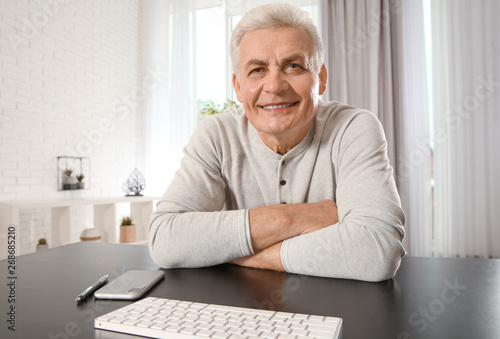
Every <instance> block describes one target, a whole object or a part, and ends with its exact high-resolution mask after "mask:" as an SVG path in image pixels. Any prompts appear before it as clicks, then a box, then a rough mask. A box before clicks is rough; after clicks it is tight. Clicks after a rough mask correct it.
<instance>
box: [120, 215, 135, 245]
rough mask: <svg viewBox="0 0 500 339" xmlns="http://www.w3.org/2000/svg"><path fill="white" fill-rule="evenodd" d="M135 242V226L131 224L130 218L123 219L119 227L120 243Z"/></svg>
mask: <svg viewBox="0 0 500 339" xmlns="http://www.w3.org/2000/svg"><path fill="white" fill-rule="evenodd" d="M134 241H135V225H134V224H133V223H132V218H130V217H123V218H122V221H121V225H120V242H134Z"/></svg>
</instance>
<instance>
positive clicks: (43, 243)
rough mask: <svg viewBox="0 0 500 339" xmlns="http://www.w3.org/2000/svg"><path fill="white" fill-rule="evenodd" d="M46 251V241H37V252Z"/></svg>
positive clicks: (47, 246)
mask: <svg viewBox="0 0 500 339" xmlns="http://www.w3.org/2000/svg"><path fill="white" fill-rule="evenodd" d="M48 249H49V244H47V239H45V238H40V239H38V244H37V245H36V250H37V252H38V251H43V250H48Z"/></svg>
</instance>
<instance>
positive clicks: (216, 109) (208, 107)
mask: <svg viewBox="0 0 500 339" xmlns="http://www.w3.org/2000/svg"><path fill="white" fill-rule="evenodd" d="M229 107H236V108H238V107H240V105H238V103H236V101H232V100H229V99H227V100H226V102H225V103H224V105H223V106H222V108H221V107H220V105H216V104H215V103H214V102H213V101H212V100H208V101H207V102H205V106H204V107H203V108H202V109H201V111H200V113H201V115H202V116H208V115H214V114H219V113H222V112H224V110H226V108H229Z"/></svg>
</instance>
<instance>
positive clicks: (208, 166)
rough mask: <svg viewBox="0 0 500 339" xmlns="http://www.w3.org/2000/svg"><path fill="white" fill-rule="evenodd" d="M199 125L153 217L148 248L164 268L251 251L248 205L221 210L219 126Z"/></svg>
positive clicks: (215, 261)
mask: <svg viewBox="0 0 500 339" xmlns="http://www.w3.org/2000/svg"><path fill="white" fill-rule="evenodd" d="M201 125H202V126H199V128H198V129H197V130H196V131H195V132H194V134H193V136H192V138H191V140H190V142H189V143H188V145H187V146H186V147H185V149H184V157H183V159H182V162H181V167H180V169H179V170H178V171H177V173H176V175H175V178H174V180H173V182H172V183H171V185H170V187H169V188H168V190H167V191H166V192H165V194H164V195H163V197H162V198H161V199H160V201H159V202H158V205H157V209H156V211H155V212H154V213H153V215H152V218H151V223H150V230H149V234H150V235H149V238H150V240H149V246H150V253H151V256H152V258H153V260H154V261H155V262H156V263H157V264H158V265H160V266H161V267H164V268H175V267H201V266H210V265H216V264H220V263H224V262H228V261H230V260H232V259H235V258H238V257H242V256H246V255H249V254H252V253H253V250H252V247H251V241H250V234H249V226H248V210H246V209H239V210H225V201H226V184H225V182H224V180H223V178H222V175H221V161H222V160H221V158H222V154H221V145H220V143H221V140H220V136H219V132H218V130H217V127H216V126H215V125H213V124H212V123H211V122H210V121H205V122H203V123H202V124H201Z"/></svg>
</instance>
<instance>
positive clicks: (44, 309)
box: [0, 242, 500, 339]
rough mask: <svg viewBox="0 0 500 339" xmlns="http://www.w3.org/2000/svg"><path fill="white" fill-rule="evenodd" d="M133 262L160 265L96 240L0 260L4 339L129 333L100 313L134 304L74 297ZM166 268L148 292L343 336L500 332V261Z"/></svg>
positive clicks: (141, 249) (0, 333)
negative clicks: (104, 326) (336, 322)
mask: <svg viewBox="0 0 500 339" xmlns="http://www.w3.org/2000/svg"><path fill="white" fill-rule="evenodd" d="M131 269H152V270H156V269H159V268H158V266H156V265H155V264H154V263H153V261H152V260H151V258H150V256H149V252H148V248H147V246H143V245H127V244H106V243H89V242H86V243H83V242H81V243H75V244H71V245H67V246H61V247H58V248H54V249H51V250H48V251H42V252H37V253H32V254H27V255H22V256H19V257H17V258H16V262H15V272H12V273H13V274H9V271H8V262H7V260H2V261H0V272H1V273H0V277H2V281H1V291H2V297H1V299H0V309H1V311H2V312H1V313H2V314H3V317H2V322H1V324H2V325H1V328H0V338H130V336H126V335H122V334H117V333H112V332H108V331H102V330H95V329H94V318H95V317H96V316H99V315H102V314H105V313H108V312H110V311H113V310H115V309H118V308H120V307H122V306H125V305H127V304H129V303H130V302H129V301H110V300H95V299H94V298H93V297H92V298H89V299H87V300H86V301H84V302H83V303H81V304H80V305H76V304H75V301H74V300H75V298H76V296H77V295H78V294H79V293H80V292H81V291H83V290H84V289H85V288H87V287H88V286H89V285H91V284H92V283H93V282H94V281H95V280H97V279H98V278H100V277H101V276H103V275H105V274H109V275H110V280H111V279H114V278H116V277H117V276H119V275H120V274H122V273H123V272H125V271H127V270H131ZM165 273H166V274H165V279H164V280H162V281H161V282H160V283H159V284H158V285H156V286H155V287H154V288H153V289H152V290H151V291H150V292H148V294H146V296H154V297H163V298H171V299H181V300H188V301H197V302H204V303H215V304H222V305H233V306H241V307H251V308H262V309H272V310H277V311H285V312H294V313H308V314H320V315H329V316H336V317H341V318H343V320H344V325H343V331H342V334H341V338H343V339H351V338H355V339H359V338H384V339H387V338H398V339H403V338H406V339H409V338H426V339H427V338H468V339H469V338H500V260H487V259H444V258H417V257H407V258H404V259H403V261H402V264H401V268H400V269H399V271H398V273H397V275H396V277H395V278H393V279H390V280H387V281H384V282H379V283H369V282H361V281H353V280H343V279H327V278H319V277H310V276H302V275H295V274H288V273H280V272H272V271H266V270H257V269H250V268H243V267H238V266H235V265H229V264H226V265H220V266H215V267H209V268H198V269H173V270H165ZM13 281H14V282H13ZM9 283H10V284H11V285H8V284H9ZM12 297H14V298H15V303H9V298H12ZM11 301H12V300H11ZM11 306H15V309H14V312H15V316H14V320H15V329H16V331H15V332H13V331H10V330H8V326H9V323H8V322H7V321H6V320H9V317H10V318H12V317H11V316H10V315H8V314H7V313H8V312H11V311H10V307H11Z"/></svg>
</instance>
